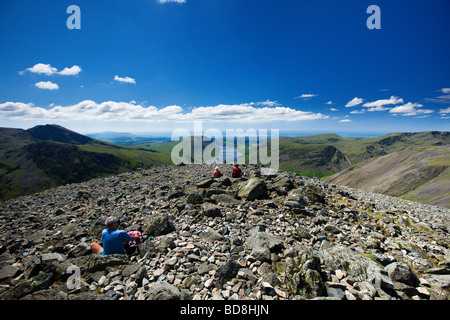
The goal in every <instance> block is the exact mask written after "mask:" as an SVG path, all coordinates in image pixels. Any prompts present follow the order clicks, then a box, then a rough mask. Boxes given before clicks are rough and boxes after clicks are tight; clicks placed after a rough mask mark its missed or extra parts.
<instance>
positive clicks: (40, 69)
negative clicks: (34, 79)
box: [22, 63, 58, 76]
mask: <svg viewBox="0 0 450 320" xmlns="http://www.w3.org/2000/svg"><path fill="white" fill-rule="evenodd" d="M25 71H28V72H31V73H37V74H46V75H48V76H50V75H52V74H55V73H58V69H56V68H53V67H52V66H51V65H49V64H44V63H37V64H35V65H34V66H32V67H31V68H27V69H26V70H25ZM22 73H23V72H22Z"/></svg>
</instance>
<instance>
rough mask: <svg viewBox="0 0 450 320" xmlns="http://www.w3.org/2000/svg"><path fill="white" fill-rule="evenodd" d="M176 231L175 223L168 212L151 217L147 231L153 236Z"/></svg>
mask: <svg viewBox="0 0 450 320" xmlns="http://www.w3.org/2000/svg"><path fill="white" fill-rule="evenodd" d="M172 231H175V225H174V224H173V221H172V220H171V219H170V217H169V216H168V215H167V214H157V215H154V216H152V217H150V221H149V222H148V223H147V226H146V228H145V233H146V234H148V235H151V236H161V235H164V234H168V233H171V232H172Z"/></svg>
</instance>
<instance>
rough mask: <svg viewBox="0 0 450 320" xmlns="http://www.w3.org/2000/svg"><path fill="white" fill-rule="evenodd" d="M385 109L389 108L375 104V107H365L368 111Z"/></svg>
mask: <svg viewBox="0 0 450 320" xmlns="http://www.w3.org/2000/svg"><path fill="white" fill-rule="evenodd" d="M386 110H390V108H386V107H383V106H376V107H370V108H367V111H368V112H374V111H386Z"/></svg>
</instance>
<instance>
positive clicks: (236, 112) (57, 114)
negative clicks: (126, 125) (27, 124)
mask: <svg viewBox="0 0 450 320" xmlns="http://www.w3.org/2000/svg"><path fill="white" fill-rule="evenodd" d="M133 102H134V101H133ZM183 111H184V110H183V108H181V107H180V106H177V105H172V106H167V107H165V108H157V107H154V106H149V107H144V106H142V105H140V104H136V103H132V102H130V103H128V102H115V101H106V102H102V103H96V102H95V101H92V100H84V101H81V102H79V103H77V104H74V105H70V106H55V105H53V106H51V108H49V109H44V108H40V107H35V106H34V105H33V104H25V103H20V102H6V103H3V104H0V117H2V118H10V119H20V120H32V119H48V120H52V119H59V120H85V121H89V120H95V121H102V120H103V121H147V122H167V121H174V122H185V121H194V120H204V121H210V122H215V121H234V122H269V121H302V120H314V119H325V118H328V116H326V115H323V114H321V113H313V112H306V111H300V110H295V109H292V108H287V107H280V106H277V107H254V106H253V105H252V103H243V104H237V105H225V104H220V105H217V106H209V107H194V108H192V110H190V111H189V112H183Z"/></svg>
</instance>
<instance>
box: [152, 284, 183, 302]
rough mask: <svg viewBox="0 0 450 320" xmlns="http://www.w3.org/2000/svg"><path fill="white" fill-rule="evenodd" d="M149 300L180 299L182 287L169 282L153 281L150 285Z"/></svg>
mask: <svg viewBox="0 0 450 320" xmlns="http://www.w3.org/2000/svg"><path fill="white" fill-rule="evenodd" d="M146 297H147V300H180V298H181V292H180V289H178V288H177V287H175V286H173V285H171V284H170V283H168V282H162V281H158V282H153V283H150V284H149V286H148V290H147V294H146Z"/></svg>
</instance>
